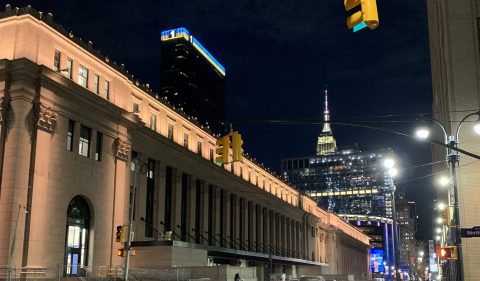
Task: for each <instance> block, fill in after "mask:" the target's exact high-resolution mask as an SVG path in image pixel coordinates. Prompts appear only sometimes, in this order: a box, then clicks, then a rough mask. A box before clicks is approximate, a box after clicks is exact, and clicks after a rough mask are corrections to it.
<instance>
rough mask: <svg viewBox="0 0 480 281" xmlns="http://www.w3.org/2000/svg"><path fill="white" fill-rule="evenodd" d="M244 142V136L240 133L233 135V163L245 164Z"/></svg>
mask: <svg viewBox="0 0 480 281" xmlns="http://www.w3.org/2000/svg"><path fill="white" fill-rule="evenodd" d="M242 145H243V140H242V135H240V134H239V133H238V132H233V133H232V150H233V161H240V162H242V163H243V148H242Z"/></svg>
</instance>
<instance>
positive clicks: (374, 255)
mask: <svg viewBox="0 0 480 281" xmlns="http://www.w3.org/2000/svg"><path fill="white" fill-rule="evenodd" d="M384 261H385V260H384V258H383V249H375V248H372V249H370V270H371V271H372V272H384V271H385V266H384V265H383V262H384Z"/></svg>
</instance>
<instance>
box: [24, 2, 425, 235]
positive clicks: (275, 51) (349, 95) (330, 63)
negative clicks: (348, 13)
mask: <svg viewBox="0 0 480 281" xmlns="http://www.w3.org/2000/svg"><path fill="white" fill-rule="evenodd" d="M24 3H26V2H24ZM29 3H30V4H32V5H33V6H34V7H35V8H36V9H39V10H42V11H44V12H52V13H53V14H54V17H55V18H56V19H58V21H60V22H62V24H64V25H65V27H66V28H67V29H68V30H72V31H73V32H74V34H76V35H78V36H79V37H82V38H84V41H85V42H86V41H88V40H92V41H93V46H94V48H96V49H99V50H100V51H102V53H105V54H108V55H109V56H110V57H111V58H112V59H114V60H117V61H118V62H119V63H125V65H126V69H127V70H129V71H130V73H133V74H134V75H135V77H139V79H140V81H141V82H142V83H150V84H151V86H152V88H153V89H154V90H155V89H157V90H158V89H159V84H158V83H159V82H158V75H159V71H160V63H159V56H160V54H159V51H158V50H159V46H160V31H162V30H166V29H168V28H175V27H178V26H185V27H186V28H188V29H189V30H190V31H191V32H192V33H194V34H196V37H197V38H198V39H199V40H200V41H201V42H202V44H204V46H205V47H206V48H207V49H208V50H209V51H210V52H211V53H212V54H213V55H214V56H215V57H216V58H217V59H218V60H219V61H221V62H222V64H223V65H224V66H225V67H226V68H227V70H228V73H227V83H226V85H227V86H226V91H227V114H228V117H229V119H231V120H244V119H271V118H286V119H301V118H309V119H318V120H320V119H321V118H322V111H323V109H322V106H323V103H322V101H323V95H322V94H323V87H324V84H328V88H329V94H330V96H329V102H330V106H331V108H333V112H334V113H332V116H331V117H332V119H333V120H335V119H343V118H349V117H355V118H359V119H363V118H365V117H367V116H372V115H392V114H393V115H395V114H402V115H403V114H414V113H415V114H416V113H429V112H431V109H430V104H431V86H430V83H431V82H430V81H431V78H430V73H429V58H428V36H427V28H426V25H427V22H426V19H425V17H424V16H423V15H424V14H425V13H426V8H425V4H424V3H418V2H417V1H405V2H404V3H402V4H399V3H388V4H387V3H385V2H382V3H379V12H380V27H379V28H378V29H377V30H375V32H371V31H369V30H362V31H360V32H358V33H355V34H353V33H351V31H349V30H347V29H346V28H345V25H344V20H345V13H344V8H343V2H342V1H339V2H338V3H334V2H333V1H332V2H330V1H328V2H325V3H323V2H322V3H318V2H314V1H304V2H303V3H298V4H292V3H289V4H288V5H287V4H285V3H284V5H283V6H282V5H274V4H269V3H266V2H262V1H259V2H256V3H255V4H250V5H249V4H247V3H243V2H238V3H235V4H233V3H225V4H224V5H220V7H219V8H214V7H215V5H218V4H219V3H217V2H216V1H210V2H209V1H207V2H205V1H204V2H202V3H200V2H198V3H197V2H189V3H187V2H183V1H175V2H174V3H167V2H161V1H160V2H154V3H152V2H148V1H144V2H142V1H140V2H136V3H127V2H120V3H117V2H115V4H114V5H112V3H109V2H108V1H107V2H102V3H95V4H93V2H92V4H90V5H89V2H88V1H87V2H86V3H84V4H82V5H80V4H78V3H56V4H55V5H52V4H51V3H48V1H33V2H29ZM21 4H22V1H20V3H18V4H17V3H16V5H18V6H21ZM262 5H263V6H262ZM88 6H95V7H96V9H93V10H89V9H86V8H85V7H88ZM280 6H281V7H280ZM399 9H402V11H405V12H406V13H408V14H409V16H411V20H407V21H403V22H402V23H399V22H396V20H395V18H396V17H395V12H396V11H397V10H399ZM205 11H213V13H211V14H205ZM290 11H298V12H295V13H290ZM316 11H322V13H320V12H316ZM73 13H75V15H76V17H73V16H72V14H73ZM117 18H128V19H129V20H128V23H120V25H118V24H117V23H116V22H117V21H116V20H115V19H117ZM227 19H229V20H227ZM114 23H115V24H114ZM221 23H228V24H221ZM98 24H101V25H102V26H103V27H104V28H102V29H96V28H92V27H93V26H94V25H98ZM132 36H133V37H132ZM122 38H124V39H122ZM126 38H130V39H129V42H130V43H129V44H125V45H124V44H118V42H119V41H122V40H125V41H126V40H127V39H126ZM360 46H361V47H360ZM272 47H273V48H272ZM357 48H358V49H357ZM352 50H356V51H352ZM359 54H361V55H359ZM383 60H387V61H388V62H389V64H388V66H387V64H385V63H383ZM353 69H358V71H353ZM345 82H348V83H345ZM414 99H415V101H416V102H415V103H408V101H411V100H414ZM407 103H408V106H407ZM233 125H234V128H235V129H239V130H240V131H241V132H242V135H243V137H244V142H245V144H244V147H245V150H246V152H248V153H250V154H251V155H253V156H254V157H255V158H257V160H258V161H261V162H264V163H265V164H266V165H267V166H269V167H271V168H272V169H275V170H277V171H279V162H280V161H279V160H280V159H281V158H286V157H288V156H291V155H307V154H312V155H313V154H314V151H315V138H316V136H317V135H318V133H319V132H320V131H321V125H318V126H271V125H269V126H266V125H242V124H240V123H238V124H235V123H234V124H233ZM332 127H333V130H334V131H335V132H336V133H335V135H336V138H337V142H338V144H339V145H340V146H342V145H346V144H352V143H356V142H358V143H360V145H361V146H362V147H365V149H371V148H376V147H377V146H380V145H382V146H385V145H388V146H391V147H393V148H394V149H395V151H398V152H399V156H400V158H401V159H400V160H401V162H402V166H403V167H406V168H410V167H412V166H417V165H422V164H426V163H430V162H431V160H430V159H431V157H430V150H429V148H430V146H429V145H428V144H420V143H416V142H413V141H405V138H402V137H400V138H399V137H397V136H394V135H389V134H385V133H379V132H376V131H368V130H365V129H355V128H346V127H340V126H338V125H332ZM393 129H394V130H396V131H403V132H409V131H410V129H411V126H409V125H408V124H407V125H405V124H404V123H398V124H395V126H394V128H393ZM271 136H281V139H282V141H273V140H272V141H269V142H268V144H267V142H266V139H268V138H271ZM379 139H383V140H382V142H381V143H380V142H379V141H378V140H379ZM398 148H400V149H398ZM309 151H311V153H308V152H309ZM273 155H274V156H273ZM428 174H430V171H429V167H428V166H427V167H426V168H421V169H420V170H418V169H408V170H406V171H404V172H403V174H402V178H401V179H400V183H399V184H398V185H399V188H404V189H406V193H407V197H409V199H411V200H414V201H419V200H420V202H421V203H422V204H419V206H420V207H419V210H418V213H419V215H420V218H421V219H422V220H423V222H424V225H425V226H427V228H422V230H423V237H424V238H425V239H426V238H427V237H429V236H430V234H431V231H430V225H431V223H430V218H429V217H428V216H429V213H430V209H431V203H430V201H431V199H430V198H432V199H433V195H432V188H431V183H430V182H431V178H428V177H427V178H426V179H423V180H420V181H418V180H416V181H409V182H407V183H406V184H402V183H401V182H402V181H405V180H409V179H411V178H416V177H419V176H425V175H428ZM412 191H413V192H412ZM421 198H428V199H427V200H425V199H423V200H424V201H422V199H421Z"/></svg>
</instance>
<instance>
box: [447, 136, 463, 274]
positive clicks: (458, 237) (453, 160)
mask: <svg viewBox="0 0 480 281" xmlns="http://www.w3.org/2000/svg"><path fill="white" fill-rule="evenodd" d="M449 142H450V145H451V146H452V147H453V146H454V147H456V146H457V143H458V140H457V139H454V138H452V139H450V140H449ZM459 160H460V156H459V155H458V152H456V151H455V150H451V149H449V150H448V154H447V161H448V163H449V165H450V172H451V177H452V187H451V188H452V191H453V194H451V195H450V196H452V195H453V200H454V202H451V203H453V222H452V223H451V226H450V227H451V230H450V231H451V232H452V233H454V237H455V240H454V241H453V242H454V244H455V246H456V247H457V255H458V257H457V259H458V260H457V261H456V262H457V264H458V268H457V272H456V275H457V276H458V280H459V281H463V280H464V276H463V253H462V230H461V225H460V207H459V204H458V203H459V202H458V186H457V165H458V163H459Z"/></svg>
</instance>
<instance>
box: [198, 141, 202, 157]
mask: <svg viewBox="0 0 480 281" xmlns="http://www.w3.org/2000/svg"><path fill="white" fill-rule="evenodd" d="M197 153H198V154H200V155H202V142H201V141H198V144H197Z"/></svg>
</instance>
